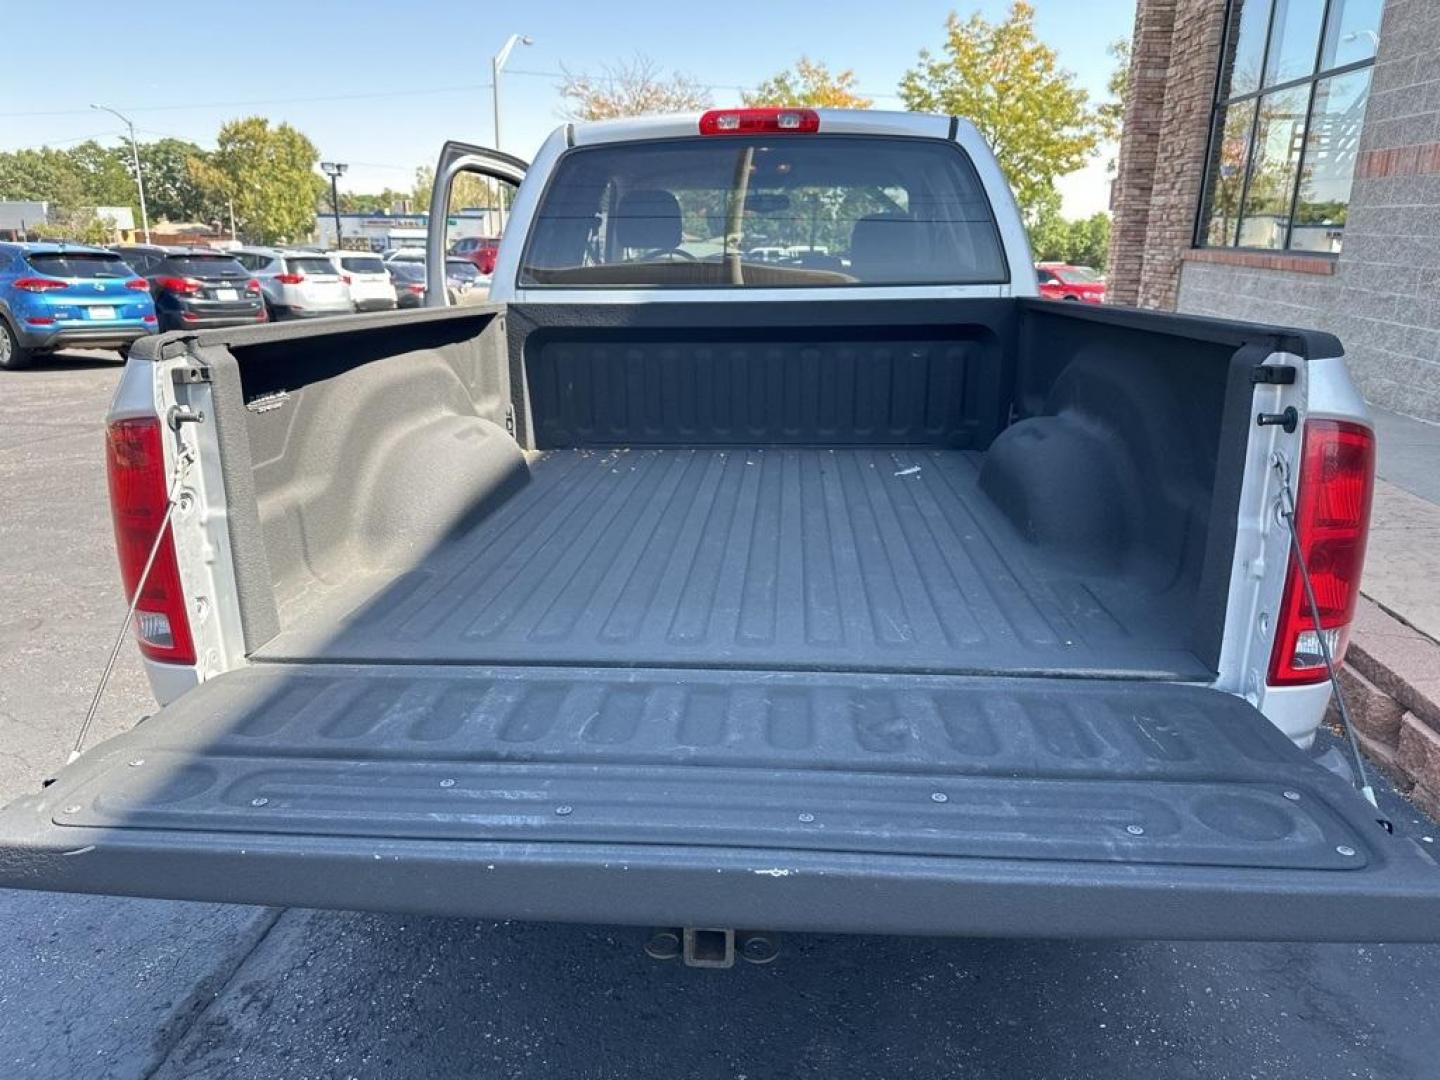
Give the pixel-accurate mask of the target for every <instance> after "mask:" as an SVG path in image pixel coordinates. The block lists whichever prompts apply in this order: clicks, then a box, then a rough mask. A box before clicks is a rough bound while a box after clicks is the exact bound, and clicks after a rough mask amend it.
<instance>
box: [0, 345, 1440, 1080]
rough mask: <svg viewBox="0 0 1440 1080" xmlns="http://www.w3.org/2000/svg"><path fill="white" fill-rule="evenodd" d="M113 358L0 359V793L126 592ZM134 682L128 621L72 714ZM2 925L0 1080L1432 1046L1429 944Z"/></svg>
mask: <svg viewBox="0 0 1440 1080" xmlns="http://www.w3.org/2000/svg"><path fill="white" fill-rule="evenodd" d="M119 370H120V369H119V364H118V362H117V361H116V360H115V358H114V357H112V356H107V355H105V354H98V353H75V354H71V355H69V356H67V357H65V358H63V359H54V360H50V361H47V362H44V363H42V364H40V365H37V367H36V368H34V369H33V370H30V371H27V372H23V373H11V372H4V373H0V798H5V799H8V798H10V797H13V796H14V795H17V794H19V793H21V792H24V791H27V790H30V789H31V788H32V787H33V786H34V785H36V784H37V783H38V782H39V781H40V779H41V778H42V777H44V776H45V775H46V774H47V773H48V772H49V771H50V770H52V769H54V768H56V767H57V766H58V765H59V764H60V763H61V762H63V761H64V759H65V754H66V752H67V751H68V749H69V745H70V743H71V741H72V740H73V738H74V733H75V731H76V729H77V727H78V725H79V722H80V719H81V716H82V715H83V713H84V710H85V706H86V704H87V701H88V697H89V693H90V691H91V689H92V688H93V685H94V679H95V678H96V676H97V674H98V672H99V670H100V668H101V666H102V664H103V661H104V655H105V651H106V649H107V647H108V644H109V641H110V638H111V636H112V635H113V634H114V632H115V627H116V623H117V621H118V620H119V619H120V618H121V617H122V615H123V604H122V599H121V595H120V590H119V584H118V580H117V575H116V571H115V568H114V560H113V554H112V551H111V540H110V524H109V516H108V510H107V507H106V500H105V490H104V489H105V481H104V472H103V460H102V445H101V437H102V417H103V414H104V409H105V405H106V402H107V401H108V399H109V395H110V393H111V391H112V389H113V387H114V383H115V380H116V378H117V376H118V374H119ZM152 708H153V703H152V702H151V700H150V698H149V694H148V688H147V687H146V685H145V681H144V678H143V676H142V674H141V672H140V670H139V665H138V663H137V661H136V660H135V656H134V653H133V650H132V649H131V648H129V647H128V646H127V648H126V649H125V650H124V651H123V652H122V658H121V663H120V665H119V667H118V669H117V671H116V675H115V679H114V681H113V682H112V685H111V687H110V691H109V696H108V698H107V700H106V703H105V706H104V708H103V709H102V712H101V714H100V720H99V723H98V725H97V729H96V731H95V733H94V736H93V738H94V739H97V740H98V739H100V738H104V737H105V736H106V735H109V734H113V733H115V732H117V731H120V730H122V729H123V728H125V727H126V726H128V725H129V724H131V723H133V722H134V721H135V720H136V719H138V718H139V717H140V716H142V715H143V714H144V713H146V712H147V711H149V710H151V709H152ZM1387 809H1388V811H1389V813H1390V814H1391V816H1392V817H1394V818H1395V819H1396V820H1397V824H1398V826H1399V827H1400V828H1402V829H1406V830H1409V831H1415V832H1419V833H1424V834H1427V835H1428V834H1433V832H1434V831H1435V826H1434V824H1433V823H1430V822H1427V821H1425V820H1424V819H1422V818H1420V817H1418V816H1417V815H1416V813H1415V811H1414V810H1413V809H1412V808H1410V807H1409V806H1408V805H1407V804H1405V803H1403V802H1400V801H1399V800H1396V799H1395V798H1394V797H1393V796H1388V795H1387ZM0 925H3V926H4V927H5V931H6V932H5V933H4V934H0V1077H5V1078H17V1080H18V1078H22V1077H23V1078H29V1077H37V1078H38V1077H45V1078H50V1077H78V1078H85V1077H159V1078H175V1077H222V1076H223V1077H255V1078H266V1080H271V1078H276V1077H290V1078H301V1077H460V1076H465V1077H472V1076H473V1077H525V1078H542V1077H612V1076H613V1077H728V1078H734V1080H740V1078H751V1080H754V1078H759V1077H771V1076H776V1077H782V1076H783V1077H804V1076H816V1077H827V1078H835V1077H887V1078H888V1077H905V1076H924V1077H934V1076H942V1075H944V1076H966V1077H990V1076H1003V1077H1022V1076H1023V1077H1045V1078H1047V1080H1052V1078H1061V1077H1066V1078H1071V1077H1073V1078H1082V1077H1105V1078H1107V1080H1126V1078H1131V1077H1134V1078H1141V1077H1143V1078H1146V1080H1153V1078H1156V1077H1166V1078H1191V1077H1193V1078H1197V1080H1198V1078H1206V1080H1212V1078H1221V1077H1224V1078H1230V1077H1257V1078H1258V1077H1286V1078H1293V1077H1302V1076H1303V1077H1327V1078H1328V1077H1365V1078H1416V1080H1421V1078H1433V1077H1435V1076H1436V1075H1437V1064H1436V1062H1437V1060H1440V992H1437V987H1440V947H1415V946H1393V947H1392V946H1381V947H1374V946H1365V947H1359V946H1338V945H1331V946H1305V945H1259V946H1257V945H1226V944H1171V943H1156V942H1142V943H1127V942H1071V941H948V940H928V939H886V938H863V937H835V936H823V937H822V936H814V937H790V938H788V939H786V941H785V947H784V951H783V952H782V955H781V957H780V958H779V960H777V961H776V962H775V963H773V964H771V965H768V966H765V967H753V966H748V965H739V966H737V967H736V968H735V969H734V970H731V971H722V972H707V971H696V970H689V969H685V968H682V967H680V966H678V965H676V964H674V963H670V964H660V963H656V962H654V961H651V960H649V959H647V958H646V957H645V955H644V954H643V952H642V951H641V947H640V946H641V942H642V940H643V936H644V935H643V934H642V933H641V932H640V931H638V930H633V929H628V928H609V927H568V926H567V927H554V926H537V925H528V924H518V923H517V924H511V923H507V924H495V923H485V922H473V921H466V920H456V919H416V918H408V917H400V916H384V915H366V914H350V913H330V912H313V911H299V910H290V911H274V910H267V909H257V908H243V907H226V906H222V905H209V904H180V903H166V902H159V901H140V900H123V899H112V898H104V897H72V896H58V895H52V894H39V893H23V892H8V893H7V892H0Z"/></svg>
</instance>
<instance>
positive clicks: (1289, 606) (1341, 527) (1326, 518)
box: [1269, 420, 1375, 686]
mask: <svg viewBox="0 0 1440 1080" xmlns="http://www.w3.org/2000/svg"><path fill="white" fill-rule="evenodd" d="M1374 481H1375V434H1374V432H1372V431H1371V430H1370V429H1369V428H1367V427H1363V426H1362V425H1360V424H1352V423H1347V422H1346V421H1343V420H1311V421H1309V422H1307V423H1306V425H1305V448H1304V450H1303V451H1302V453H1301V460H1300V474H1299V477H1298V481H1297V482H1298V484H1299V492H1298V494H1297V495H1296V503H1295V528H1296V531H1297V532H1299V534H1300V550H1301V551H1302V552H1304V554H1305V566H1306V568H1307V569H1308V570H1309V571H1310V582H1311V584H1312V585H1313V586H1314V588H1315V603H1316V606H1317V607H1318V608H1319V609H1320V628H1321V632H1323V633H1324V634H1325V638H1326V643H1327V644H1328V645H1329V647H1330V653H1331V656H1332V657H1333V659H1334V661H1335V663H1336V664H1339V663H1340V662H1341V660H1343V659H1344V657H1345V646H1346V645H1347V644H1348V642H1349V637H1350V622H1351V620H1352V619H1353V618H1354V616H1355V602H1356V600H1357V599H1358V598H1359V595H1360V571H1361V570H1362V569H1364V566H1365V538H1366V535H1367V534H1368V532H1369V529H1370V496H1371V493H1372V492H1373V490H1374V486H1375V484H1374ZM1328 677H1329V675H1328V673H1327V672H1326V670H1325V658H1324V656H1323V655H1322V654H1321V649H1320V640H1319V637H1318V635H1317V634H1316V631H1315V619H1314V616H1313V615H1312V613H1311V610H1310V601H1309V598H1308V597H1307V596H1306V594H1305V583H1304V581H1303V580H1301V576H1300V566H1299V563H1298V562H1297V561H1296V558H1295V553H1294V551H1293V550H1292V551H1291V553H1290V563H1289V569H1288V570H1287V572H1286V575H1285V596H1284V599H1283V600H1282V601H1281V602H1280V617H1279V618H1278V619H1277V620H1276V624H1275V648H1274V651H1273V652H1272V653H1271V655H1270V680H1269V681H1270V684H1271V685H1272V686H1294V685H1297V684H1301V683H1317V682H1323V681H1324V680H1325V679H1327V678H1328Z"/></svg>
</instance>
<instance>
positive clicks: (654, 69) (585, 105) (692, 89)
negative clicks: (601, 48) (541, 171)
mask: <svg viewBox="0 0 1440 1080" xmlns="http://www.w3.org/2000/svg"><path fill="white" fill-rule="evenodd" d="M561 70H562V71H564V80H563V81H562V82H561V84H560V97H561V99H562V100H563V101H564V105H563V106H562V108H563V111H564V113H565V116H566V117H567V118H568V119H571V120H614V119H615V118H617V117H621V116H648V115H652V114H655V113H673V112H694V111H695V110H697V109H708V108H709V107H710V103H711V98H710V91H709V90H708V89H707V88H705V87H704V86H701V85H700V84H699V83H697V82H695V80H694V79H692V78H691V77H690V76H689V75H685V74H682V73H681V72H678V71H676V72H672V73H671V74H670V76H669V77H668V78H667V77H666V76H665V75H664V73H663V72H662V71H661V70H660V65H658V64H656V63H655V62H654V61H653V60H651V59H649V58H648V57H645V56H636V57H635V58H634V59H633V60H628V61H624V62H622V63H619V64H614V65H611V64H606V65H604V66H603V68H602V69H601V73H600V74H599V75H576V74H572V73H571V72H569V71H565V70H564V68H563V67H562V68H561Z"/></svg>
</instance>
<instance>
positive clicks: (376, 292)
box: [327, 251, 395, 311]
mask: <svg viewBox="0 0 1440 1080" xmlns="http://www.w3.org/2000/svg"><path fill="white" fill-rule="evenodd" d="M327 254H328V256H329V259H330V262H331V264H332V265H333V266H334V267H335V269H336V270H338V271H339V272H340V276H341V278H342V279H343V280H344V281H345V283H346V284H347V285H349V286H350V302H351V304H352V305H353V306H354V308H355V310H356V311H391V310H393V309H394V307H395V286H394V284H393V283H392V282H391V281H390V272H389V271H388V270H386V269H385V263H384V262H383V261H382V260H381V258H380V256H379V255H376V254H373V253H372V252H368V251H331V252H328V253H327Z"/></svg>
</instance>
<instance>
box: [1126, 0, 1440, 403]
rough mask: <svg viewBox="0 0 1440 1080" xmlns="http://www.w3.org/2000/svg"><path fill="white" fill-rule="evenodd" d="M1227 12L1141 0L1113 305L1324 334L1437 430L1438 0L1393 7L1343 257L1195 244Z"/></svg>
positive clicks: (1201, 1) (1197, 3) (1380, 396)
mask: <svg viewBox="0 0 1440 1080" xmlns="http://www.w3.org/2000/svg"><path fill="white" fill-rule="evenodd" d="M1225 8H1226V5H1225V0H1140V4H1139V9H1138V11H1137V13H1136V30H1137V38H1136V44H1135V57H1136V59H1135V66H1134V67H1133V68H1132V78H1136V86H1137V91H1136V94H1135V96H1134V98H1132V101H1131V102H1130V105H1129V108H1128V110H1127V114H1126V120H1127V124H1128V123H1129V122H1130V120H1131V118H1132V117H1133V118H1134V122H1135V125H1136V126H1135V129H1134V130H1133V131H1131V130H1128V129H1127V132H1126V135H1125V137H1124V140H1123V141H1122V144H1121V153H1120V167H1119V174H1118V175H1117V178H1116V185H1115V198H1114V209H1115V216H1116V220H1115V226H1114V237H1115V239H1114V240H1113V241H1112V243H1113V244H1114V247H1113V249H1112V254H1111V263H1110V282H1111V285H1110V287H1111V296H1112V299H1113V301H1114V302H1116V303H1133V304H1139V305H1141V306H1145V307H1162V308H1178V309H1179V310H1181V311H1186V312H1193V313H1197V314H1206V315H1217V316H1222V317H1228V318H1238V319H1253V320H1257V321H1263V322H1279V323H1289V324H1297V325H1303V326H1309V327H1315V328H1318V329H1324V330H1329V331H1331V332H1333V333H1334V334H1336V335H1337V336H1338V337H1339V338H1340V340H1341V341H1342V342H1344V343H1345V347H1346V352H1347V355H1348V356H1349V357H1350V367H1351V371H1352V372H1353V373H1354V375H1355V379H1356V381H1357V383H1358V384H1359V386H1360V388H1361V390H1362V391H1363V392H1364V393H1365V395H1366V397H1367V398H1369V399H1370V400H1371V401H1372V402H1375V403H1376V404H1379V405H1382V406H1385V407H1387V408H1391V409H1394V410H1396V411H1398V412H1403V413H1407V414H1409V415H1411V416H1420V417H1425V418H1427V419H1432V420H1440V0H1387V3H1386V7H1385V16H1384V22H1383V24H1382V26H1381V32H1380V47H1379V54H1378V56H1377V57H1376V62H1375V69H1374V75H1373V81H1372V86H1371V95H1370V103H1369V109H1368V112H1367V114H1366V119H1365V126H1364V129H1363V132H1362V134H1361V142H1360V153H1359V158H1358V164H1357V167H1356V175H1355V183H1354V187H1353V190H1352V192H1351V203H1350V213H1349V218H1348V220H1347V222H1346V229H1345V242H1344V247H1343V250H1342V253H1341V255H1340V257H1339V258H1338V259H1336V260H1330V259H1324V258H1313V257H1307V256H1292V255H1287V254H1285V253H1278V252H1277V253H1274V254H1256V253H1250V252H1234V251H1226V250H1224V249H1213V248H1212V249H1207V250H1204V251H1199V252H1196V251H1193V250H1191V243H1192V240H1193V231H1194V227H1195V219H1196V215H1197V211H1198V209H1199V203H1200V196H1201V184H1202V181H1203V175H1204V156H1205V149H1206V145H1207V141H1208V137H1209V123H1210V101H1211V97H1212V95H1213V93H1214V90H1215V76H1216V70H1217V67H1218V61H1219V48H1220V42H1221V39H1222V37H1223V21H1224V16H1225ZM1167 28H1168V34H1169V37H1168V39H1166V37H1165V34H1166V32H1167ZM1147 34H1148V37H1147ZM1161 67H1163V68H1164V75H1163V77H1161V76H1160V75H1158V74H1157V72H1158V70H1159V69H1160V68H1161ZM1142 69H1143V72H1144V75H1143V78H1140V77H1139V76H1140V73H1141V71H1142ZM1162 84H1163V85H1162ZM1162 90H1163V92H1162ZM1157 109H1158V110H1159V113H1158V121H1157ZM1157 124H1158V126H1157Z"/></svg>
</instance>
